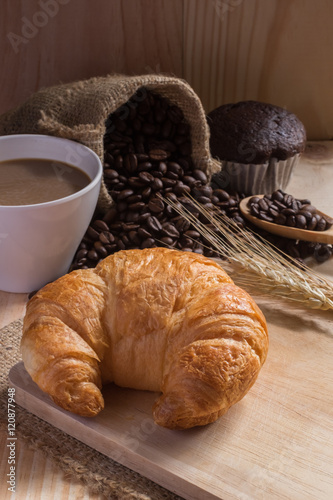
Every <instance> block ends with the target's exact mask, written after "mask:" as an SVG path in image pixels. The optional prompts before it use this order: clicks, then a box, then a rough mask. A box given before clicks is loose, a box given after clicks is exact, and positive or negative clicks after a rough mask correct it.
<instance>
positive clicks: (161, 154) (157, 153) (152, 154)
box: [149, 149, 169, 161]
mask: <svg viewBox="0 0 333 500" xmlns="http://www.w3.org/2000/svg"><path fill="white" fill-rule="evenodd" d="M168 156H169V155H168V153H167V152H166V151H165V150H163V149H152V150H151V151H149V158H150V159H151V160H159V161H164V160H166V159H167V158H168Z"/></svg>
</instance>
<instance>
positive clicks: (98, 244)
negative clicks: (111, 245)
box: [94, 241, 108, 258]
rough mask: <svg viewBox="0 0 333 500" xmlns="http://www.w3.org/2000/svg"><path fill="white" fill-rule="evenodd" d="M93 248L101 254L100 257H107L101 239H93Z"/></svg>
mask: <svg viewBox="0 0 333 500" xmlns="http://www.w3.org/2000/svg"><path fill="white" fill-rule="evenodd" d="M94 248H95V250H96V252H97V253H98V255H99V256H101V257H102V258H104V257H107V255H108V252H107V250H106V248H105V246H104V245H103V243H101V241H95V243H94Z"/></svg>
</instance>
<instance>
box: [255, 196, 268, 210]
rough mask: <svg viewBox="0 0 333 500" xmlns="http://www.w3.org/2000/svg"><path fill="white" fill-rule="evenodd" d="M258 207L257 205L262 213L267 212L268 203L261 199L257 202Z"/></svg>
mask: <svg viewBox="0 0 333 500" xmlns="http://www.w3.org/2000/svg"><path fill="white" fill-rule="evenodd" d="M258 205H259V209H260V211H263V212H267V211H268V207H269V205H268V203H267V201H265V199H264V198H261V199H260V200H259V201H258Z"/></svg>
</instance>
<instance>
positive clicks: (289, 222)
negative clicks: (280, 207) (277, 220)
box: [286, 215, 296, 227]
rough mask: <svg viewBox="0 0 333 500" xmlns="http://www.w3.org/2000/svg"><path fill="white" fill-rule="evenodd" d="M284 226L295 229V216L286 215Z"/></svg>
mask: <svg viewBox="0 0 333 500" xmlns="http://www.w3.org/2000/svg"><path fill="white" fill-rule="evenodd" d="M286 226H289V227H295V226H296V216H295V215H287V220H286Z"/></svg>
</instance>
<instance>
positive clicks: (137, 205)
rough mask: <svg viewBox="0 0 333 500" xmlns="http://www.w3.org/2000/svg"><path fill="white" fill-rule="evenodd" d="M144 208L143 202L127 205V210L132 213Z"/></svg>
mask: <svg viewBox="0 0 333 500" xmlns="http://www.w3.org/2000/svg"><path fill="white" fill-rule="evenodd" d="M126 201H127V200H126ZM145 206H146V204H145V202H144V201H137V202H136V203H128V210H131V211H132V212H140V210H142V209H143V208H144V207H145Z"/></svg>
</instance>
